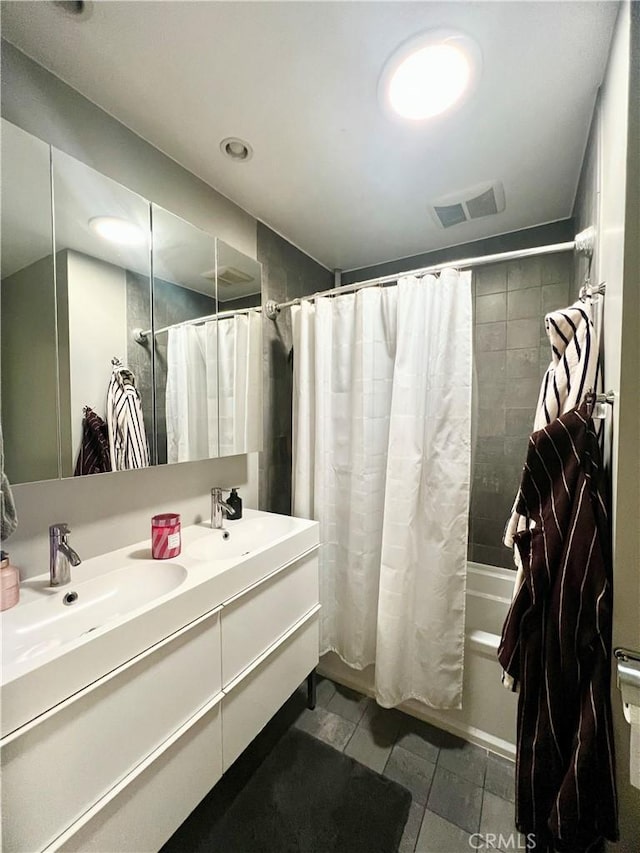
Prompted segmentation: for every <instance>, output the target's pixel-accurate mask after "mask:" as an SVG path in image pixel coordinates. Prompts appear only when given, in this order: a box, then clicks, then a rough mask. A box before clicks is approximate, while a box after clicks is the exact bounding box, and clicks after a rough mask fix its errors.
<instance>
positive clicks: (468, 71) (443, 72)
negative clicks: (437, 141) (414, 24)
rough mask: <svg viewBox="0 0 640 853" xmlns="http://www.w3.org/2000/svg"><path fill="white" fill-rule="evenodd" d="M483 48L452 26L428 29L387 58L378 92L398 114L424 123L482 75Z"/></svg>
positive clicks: (468, 90) (384, 103) (392, 112)
mask: <svg viewBox="0 0 640 853" xmlns="http://www.w3.org/2000/svg"><path fill="white" fill-rule="evenodd" d="M480 64H481V57H480V49H479V47H478V45H477V44H476V43H475V42H474V41H473V40H472V39H471V38H469V36H466V35H464V34H462V33H459V32H456V31H454V30H430V31H428V32H426V33H421V34H420V35H418V36H415V37H414V38H411V39H409V41H407V42H405V43H404V44H402V45H401V46H400V47H399V48H398V49H397V50H396V51H395V52H394V53H393V54H392V56H391V57H390V59H389V60H388V61H387V63H386V65H385V67H384V70H383V72H382V75H381V77H380V82H379V84H378V96H379V98H380V102H381V104H382V106H383V108H384V110H385V111H386V112H387V113H389V114H390V115H391V116H393V117H394V118H397V117H398V116H399V117H400V118H403V119H409V120H410V121H425V120H426V119H430V118H433V117H434V116H437V115H441V114H442V113H444V112H446V111H447V110H449V109H451V107H453V106H454V104H457V105H458V106H459V105H460V103H461V102H462V99H463V98H465V97H468V96H469V95H470V93H471V91H472V88H473V85H474V84H475V83H476V82H477V79H478V76H479V73H480Z"/></svg>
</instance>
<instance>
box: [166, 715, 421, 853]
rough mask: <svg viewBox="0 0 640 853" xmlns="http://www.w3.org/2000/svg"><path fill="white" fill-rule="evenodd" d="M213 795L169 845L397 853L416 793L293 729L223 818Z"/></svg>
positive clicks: (254, 851) (212, 851)
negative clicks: (210, 805)
mask: <svg viewBox="0 0 640 853" xmlns="http://www.w3.org/2000/svg"><path fill="white" fill-rule="evenodd" d="M207 800H208V798H205V799H204V800H203V801H202V803H201V804H200V805H199V806H198V808H197V809H196V810H195V811H194V812H193V813H192V814H191V815H190V817H189V818H188V819H187V820H186V821H185V823H184V824H183V825H182V827H180V829H178V830H177V832H176V833H175V834H174V835H173V836H172V838H171V840H170V841H169V842H168V843H167V845H166V847H165V849H166V850H174V851H179V850H180V851H183V853H187V851H188V853H397V850H398V846H399V844H400V839H401V838H402V832H403V830H404V825H405V823H406V820H407V816H408V814H409V806H410V805H411V794H410V793H409V792H408V791H407V790H406V789H405V788H403V787H401V786H400V785H398V784H397V782H393V781H391V780H390V779H386V778H385V777H383V776H380V775H379V774H378V773H374V772H373V770H369V768H368V767H364V766H363V765H362V764H358V762H357V761H354V760H353V759H352V758H349V757H348V756H346V755H343V754H342V753H341V752H338V751H337V750H336V749H333V747H331V746H328V745H327V744H325V743H322V742H321V741H319V740H316V738H314V737H312V736H311V735H308V734H307V733H306V732H301V731H298V730H297V729H290V730H289V731H288V732H287V733H286V734H285V735H284V736H283V737H282V738H281V739H280V740H279V741H278V743H277V744H276V746H275V747H274V748H273V749H272V751H271V752H270V754H269V755H268V756H267V758H266V759H265V761H264V762H263V763H262V764H261V766H260V767H259V768H258V770H256V772H255V773H254V774H253V776H252V777H251V778H250V780H249V781H248V783H247V784H246V785H245V787H244V788H243V789H242V791H240V793H239V794H238V795H237V797H236V798H235V799H234V801H233V802H232V803H231V805H230V806H229V807H228V808H227V809H226V811H225V812H224V814H223V815H222V816H220V815H219V814H216V811H217V810H216V809H214V810H213V813H211V810H209V809H207Z"/></svg>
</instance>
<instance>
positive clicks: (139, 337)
mask: <svg viewBox="0 0 640 853" xmlns="http://www.w3.org/2000/svg"><path fill="white" fill-rule="evenodd" d="M250 311H262V308H261V307H260V306H259V305H256V306H254V307H253V308H237V309H236V310H235V311H219V312H218V313H217V314H207V316H206V317H195V318H194V319H193V320H183V321H182V322H181V323H173V324H172V325H171V326H163V327H162V328H161V329H156V330H155V331H153V330H152V329H144V330H143V329H134V330H133V339H134V341H135V342H136V343H138V344H146V342H147V337H148V336H149V335H150V334H151V332H152V331H153V334H154V337H155V335H161V334H162V332H168V331H169V329H178V328H179V327H180V326H200V325H202V324H203V323H207V322H208V321H209V320H217V319H220V318H222V319H224V318H225V317H235V315H236V314H248V313H249V312H250Z"/></svg>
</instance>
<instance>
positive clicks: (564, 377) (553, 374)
mask: <svg viewBox="0 0 640 853" xmlns="http://www.w3.org/2000/svg"><path fill="white" fill-rule="evenodd" d="M545 326H546V329H547V336H548V338H549V342H550V344H551V364H550V365H549V367H548V368H547V372H546V373H545V375H544V378H543V380H542V387H541V388H540V396H539V397H538V406H537V409H536V414H535V420H534V423H533V431H534V432H537V431H538V430H539V429H542V428H543V427H545V426H547V424H550V423H551V422H552V421H554V420H555V419H556V418H559V417H560V415H563V414H565V413H566V412H570V411H571V409H575V408H577V407H578V406H579V405H580V404H581V403H582V401H583V399H584V395H585V394H586V393H587V391H588V390H589V389H595V388H596V386H597V384H598V373H599V360H598V341H597V339H596V334H595V328H594V325H593V306H592V305H591V304H590V303H586V302H582V301H580V300H579V301H578V302H576V303H575V304H574V305H571V307H569V308H564V309H563V310H562V311H552V312H551V313H550V314H547V316H546V317H545ZM519 497H520V492H519V491H518V494H517V495H516V499H515V501H514V503H513V510H512V512H511V517H510V518H509V521H508V522H507V526H506V529H505V534H504V544H505V545H507V546H508V547H509V548H512V547H513V537H514V535H515V534H516V533H517V532H518V530H525V529H526V526H527V525H526V519H525V518H524V516H522V515H520V514H519V513H518V512H517V510H516V507H517V505H518V500H519ZM516 565H519V560H518V558H517V552H516Z"/></svg>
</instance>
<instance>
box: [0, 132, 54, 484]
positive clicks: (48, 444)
mask: <svg viewBox="0 0 640 853" xmlns="http://www.w3.org/2000/svg"><path fill="white" fill-rule="evenodd" d="M1 274H2V281H1V284H0V316H1V318H2V323H1V329H0V344H1V352H0V360H1V365H2V370H1V381H2V385H1V391H2V398H1V399H2V410H1V411H2V430H3V438H4V464H5V471H6V473H7V477H8V478H9V480H10V481H11V482H13V483H30V482H32V481H34V480H50V479H52V478H55V477H59V476H60V464H59V429H58V391H57V388H58V375H57V348H56V295H55V289H54V276H53V231H52V217H51V163H50V149H49V146H48V145H46V144H45V143H44V142H42V141H41V140H39V139H36V138H35V137H33V136H31V135H30V134H28V133H25V132H24V131H23V130H20V129H19V128H17V127H14V125H12V124H9V122H7V121H4V120H3V121H2V260H1Z"/></svg>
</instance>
